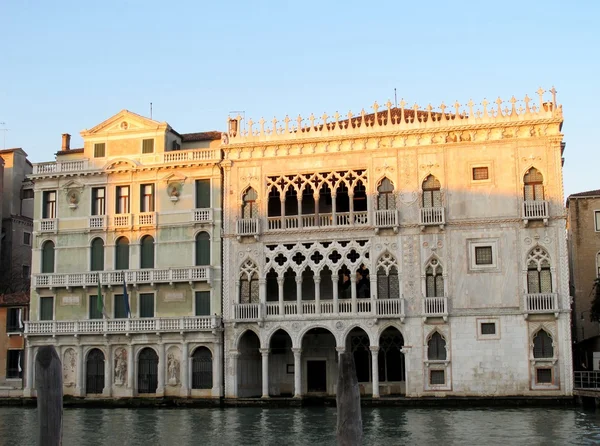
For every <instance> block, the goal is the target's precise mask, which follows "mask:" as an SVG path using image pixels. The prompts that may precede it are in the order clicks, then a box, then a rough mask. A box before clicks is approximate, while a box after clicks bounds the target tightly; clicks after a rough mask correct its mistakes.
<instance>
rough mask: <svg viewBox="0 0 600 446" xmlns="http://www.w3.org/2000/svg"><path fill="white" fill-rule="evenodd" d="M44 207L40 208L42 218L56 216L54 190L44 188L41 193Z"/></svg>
mask: <svg viewBox="0 0 600 446" xmlns="http://www.w3.org/2000/svg"><path fill="white" fill-rule="evenodd" d="M42 201H43V204H44V208H43V209H42V218H56V191H55V190H46V191H44V193H43V194H42Z"/></svg>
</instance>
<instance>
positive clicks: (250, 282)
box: [239, 260, 259, 304]
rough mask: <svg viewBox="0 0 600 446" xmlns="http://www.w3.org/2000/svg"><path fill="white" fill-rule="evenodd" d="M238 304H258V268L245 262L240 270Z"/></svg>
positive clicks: (248, 261)
mask: <svg viewBox="0 0 600 446" xmlns="http://www.w3.org/2000/svg"><path fill="white" fill-rule="evenodd" d="M239 299H240V303H242V304H249V303H258V302H259V296H258V267H257V266H256V264H255V263H254V262H253V261H252V260H246V261H245V262H244V263H243V264H242V266H241V268H240V296H239Z"/></svg>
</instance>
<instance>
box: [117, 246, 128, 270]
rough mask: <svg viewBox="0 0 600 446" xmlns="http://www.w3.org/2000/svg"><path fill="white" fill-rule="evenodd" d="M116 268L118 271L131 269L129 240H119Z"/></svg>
mask: <svg viewBox="0 0 600 446" xmlns="http://www.w3.org/2000/svg"><path fill="white" fill-rule="evenodd" d="M115 268H116V269H117V270H124V269H129V241H128V240H127V239H125V240H122V239H119V240H117V247H116V262H115Z"/></svg>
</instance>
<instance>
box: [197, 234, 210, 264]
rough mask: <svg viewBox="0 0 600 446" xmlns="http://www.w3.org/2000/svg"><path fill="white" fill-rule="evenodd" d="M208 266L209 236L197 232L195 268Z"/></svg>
mask: <svg viewBox="0 0 600 446" xmlns="http://www.w3.org/2000/svg"><path fill="white" fill-rule="evenodd" d="M201 265H210V235H208V232H199V233H198V235H196V266H201Z"/></svg>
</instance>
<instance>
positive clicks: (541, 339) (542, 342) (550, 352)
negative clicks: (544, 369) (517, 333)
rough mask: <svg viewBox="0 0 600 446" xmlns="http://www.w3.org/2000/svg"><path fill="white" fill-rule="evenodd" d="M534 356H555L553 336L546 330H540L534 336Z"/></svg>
mask: <svg viewBox="0 0 600 446" xmlns="http://www.w3.org/2000/svg"><path fill="white" fill-rule="evenodd" d="M533 357H534V358H553V357H554V346H553V345H552V337H551V336H550V335H549V334H548V332H547V331H546V330H543V329H542V330H540V331H538V332H537V334H536V335H535V337H534V338H533Z"/></svg>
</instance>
